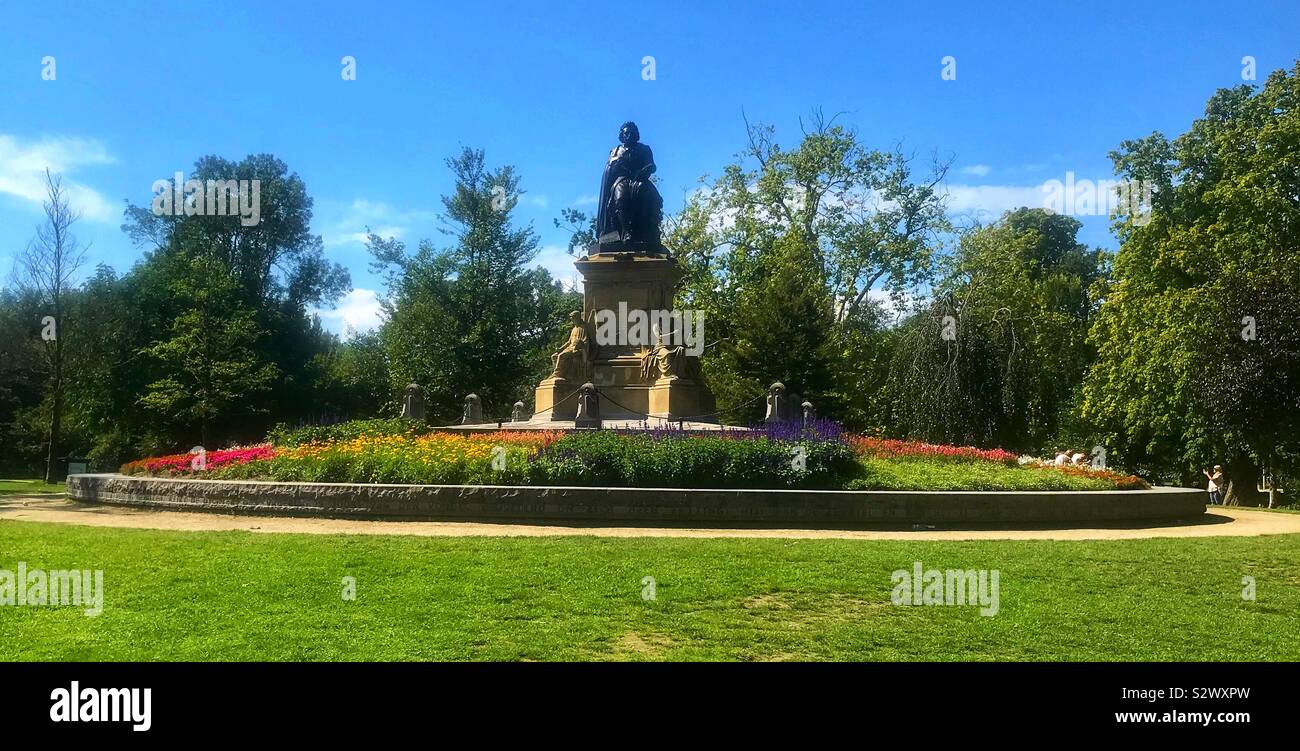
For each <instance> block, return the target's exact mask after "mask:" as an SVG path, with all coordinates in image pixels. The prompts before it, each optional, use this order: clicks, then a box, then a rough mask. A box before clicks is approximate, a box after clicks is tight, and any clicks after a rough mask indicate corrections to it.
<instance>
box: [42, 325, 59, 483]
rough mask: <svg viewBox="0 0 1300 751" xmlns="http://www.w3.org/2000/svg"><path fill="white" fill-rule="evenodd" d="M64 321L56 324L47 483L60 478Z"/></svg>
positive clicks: (46, 457) (46, 463)
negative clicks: (62, 326) (62, 328)
mask: <svg viewBox="0 0 1300 751" xmlns="http://www.w3.org/2000/svg"><path fill="white" fill-rule="evenodd" d="M61 325H62V321H60V320H59V319H57V318H56V319H55V324H54V337H55V338H54V394H53V397H54V398H53V402H54V403H53V404H52V405H50V406H51V410H50V447H49V451H48V453H46V455H45V483H46V484H47V485H51V484H53V483H55V482H56V481H58V480H59V479H60V478H59V454H60V453H61V452H60V451H59V444H60V443H61V442H62V438H63V339H62V336H63V332H62V331H60V330H59V327H60V326H61Z"/></svg>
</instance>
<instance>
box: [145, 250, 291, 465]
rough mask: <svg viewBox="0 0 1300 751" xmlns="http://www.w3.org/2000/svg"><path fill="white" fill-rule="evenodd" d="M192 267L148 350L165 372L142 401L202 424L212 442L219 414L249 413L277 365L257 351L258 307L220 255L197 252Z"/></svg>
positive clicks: (203, 437)
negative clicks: (244, 296) (243, 301)
mask: <svg viewBox="0 0 1300 751" xmlns="http://www.w3.org/2000/svg"><path fill="white" fill-rule="evenodd" d="M189 267H190V273H189V274H187V275H186V276H184V277H181V278H179V279H176V280H174V282H173V284H172V288H171V291H172V293H173V294H174V295H175V297H176V298H177V299H178V300H180V301H181V302H182V303H183V312H182V313H181V314H180V315H178V316H177V317H176V319H175V320H174V321H173V322H172V326H171V332H170V334H171V335H170V337H169V338H167V339H164V340H162V341H159V342H157V343H156V344H153V345H152V346H150V347H148V348H146V349H145V350H144V351H143V353H144V354H147V355H149V356H151V357H153V358H154V359H155V360H156V361H157V362H158V363H159V364H160V366H161V367H162V372H163V376H162V377H161V378H159V379H158V380H156V381H154V382H153V383H151V384H149V386H148V390H147V392H146V393H145V395H144V396H143V397H141V403H142V404H144V405H145V406H147V407H150V408H152V409H155V410H157V411H158V412H159V413H161V414H163V415H165V416H167V417H170V418H172V419H176V420H180V421H185V422H189V423H191V424H193V423H197V425H198V427H199V435H200V445H203V446H211V445H212V444H211V436H212V433H211V426H212V423H213V421H214V420H215V419H217V418H220V417H226V418H229V417H231V416H234V415H237V414H247V411H246V410H250V409H254V408H251V407H247V406H242V407H241V405H248V404H249V403H250V396H252V395H255V394H258V393H260V392H265V391H267V390H268V389H269V388H270V385H271V383H272V381H273V380H274V378H275V375H276V370H275V366H274V365H272V364H270V363H267V362H263V361H261V359H260V358H259V357H258V354H257V344H258V340H259V339H260V338H261V336H262V335H263V333H264V332H262V331H261V330H259V328H258V326H257V321H256V317H255V315H254V313H253V311H251V310H249V309H247V308H245V307H243V306H242V305H240V300H239V284H238V280H237V279H236V278H235V277H234V276H233V275H232V274H231V273H230V271H229V270H228V269H226V268H225V267H224V266H223V265H222V263H221V261H220V260H218V259H217V258H214V257H212V256H196V257H194V258H193V259H192V260H191V261H190V264H189Z"/></svg>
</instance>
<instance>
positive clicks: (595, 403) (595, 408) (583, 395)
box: [573, 381, 600, 428]
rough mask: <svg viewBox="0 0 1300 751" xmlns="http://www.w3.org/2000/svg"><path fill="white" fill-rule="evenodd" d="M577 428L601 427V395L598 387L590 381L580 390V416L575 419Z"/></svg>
mask: <svg viewBox="0 0 1300 751" xmlns="http://www.w3.org/2000/svg"><path fill="white" fill-rule="evenodd" d="M573 423H574V425H573V426H574V427H575V428H599V427H600V394H599V393H597V392H596V386H595V385H594V384H593V383H591V382H590V381H588V382H587V383H584V384H582V388H581V389H579V390H578V414H577V416H576V417H574V418H573Z"/></svg>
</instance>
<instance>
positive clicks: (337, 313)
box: [312, 288, 384, 338]
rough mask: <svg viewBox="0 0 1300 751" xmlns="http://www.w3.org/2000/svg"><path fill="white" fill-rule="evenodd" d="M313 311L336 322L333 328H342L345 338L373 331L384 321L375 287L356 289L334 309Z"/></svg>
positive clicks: (323, 318) (322, 318) (324, 319)
mask: <svg viewBox="0 0 1300 751" xmlns="http://www.w3.org/2000/svg"><path fill="white" fill-rule="evenodd" d="M312 312H313V313H315V314H316V315H318V316H320V317H321V320H323V321H327V322H334V323H335V324H336V326H333V327H331V328H335V329H336V330H340V329H341V332H342V333H343V335H344V337H345V338H347V337H351V336H353V335H355V334H361V333H365V332H367V331H373V330H374V329H377V328H379V325H380V324H381V323H383V321H384V314H383V308H382V307H381V306H380V304H379V294H378V293H376V292H375V291H374V290H373V289H362V288H357V289H354V290H352V291H351V292H349V293H348V294H347V295H346V296H344V298H343V300H342V301H341V302H340V303H339V304H338V306H337V307H335V308H333V309H332V310H322V309H320V308H317V309H315V310H313V311H312Z"/></svg>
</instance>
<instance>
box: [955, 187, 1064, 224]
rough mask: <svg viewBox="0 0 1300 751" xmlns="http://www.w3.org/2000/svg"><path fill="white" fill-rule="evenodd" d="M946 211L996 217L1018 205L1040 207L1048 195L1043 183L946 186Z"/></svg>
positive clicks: (1018, 206) (1016, 207)
mask: <svg viewBox="0 0 1300 751" xmlns="http://www.w3.org/2000/svg"><path fill="white" fill-rule="evenodd" d="M947 190H948V210H949V211H950V212H956V213H961V212H969V213H972V214H977V215H986V216H985V217H984V218H992V219H996V218H998V217H1000V216H1002V214H1003V213H1004V212H1006V211H1010V210H1012V209H1018V208H1020V207H1021V206H1027V207H1029V208H1041V207H1042V206H1043V201H1044V199H1045V198H1046V196H1047V194H1046V193H1045V192H1043V186H1042V185H1026V186H1021V185H949V186H948V187H947Z"/></svg>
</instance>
